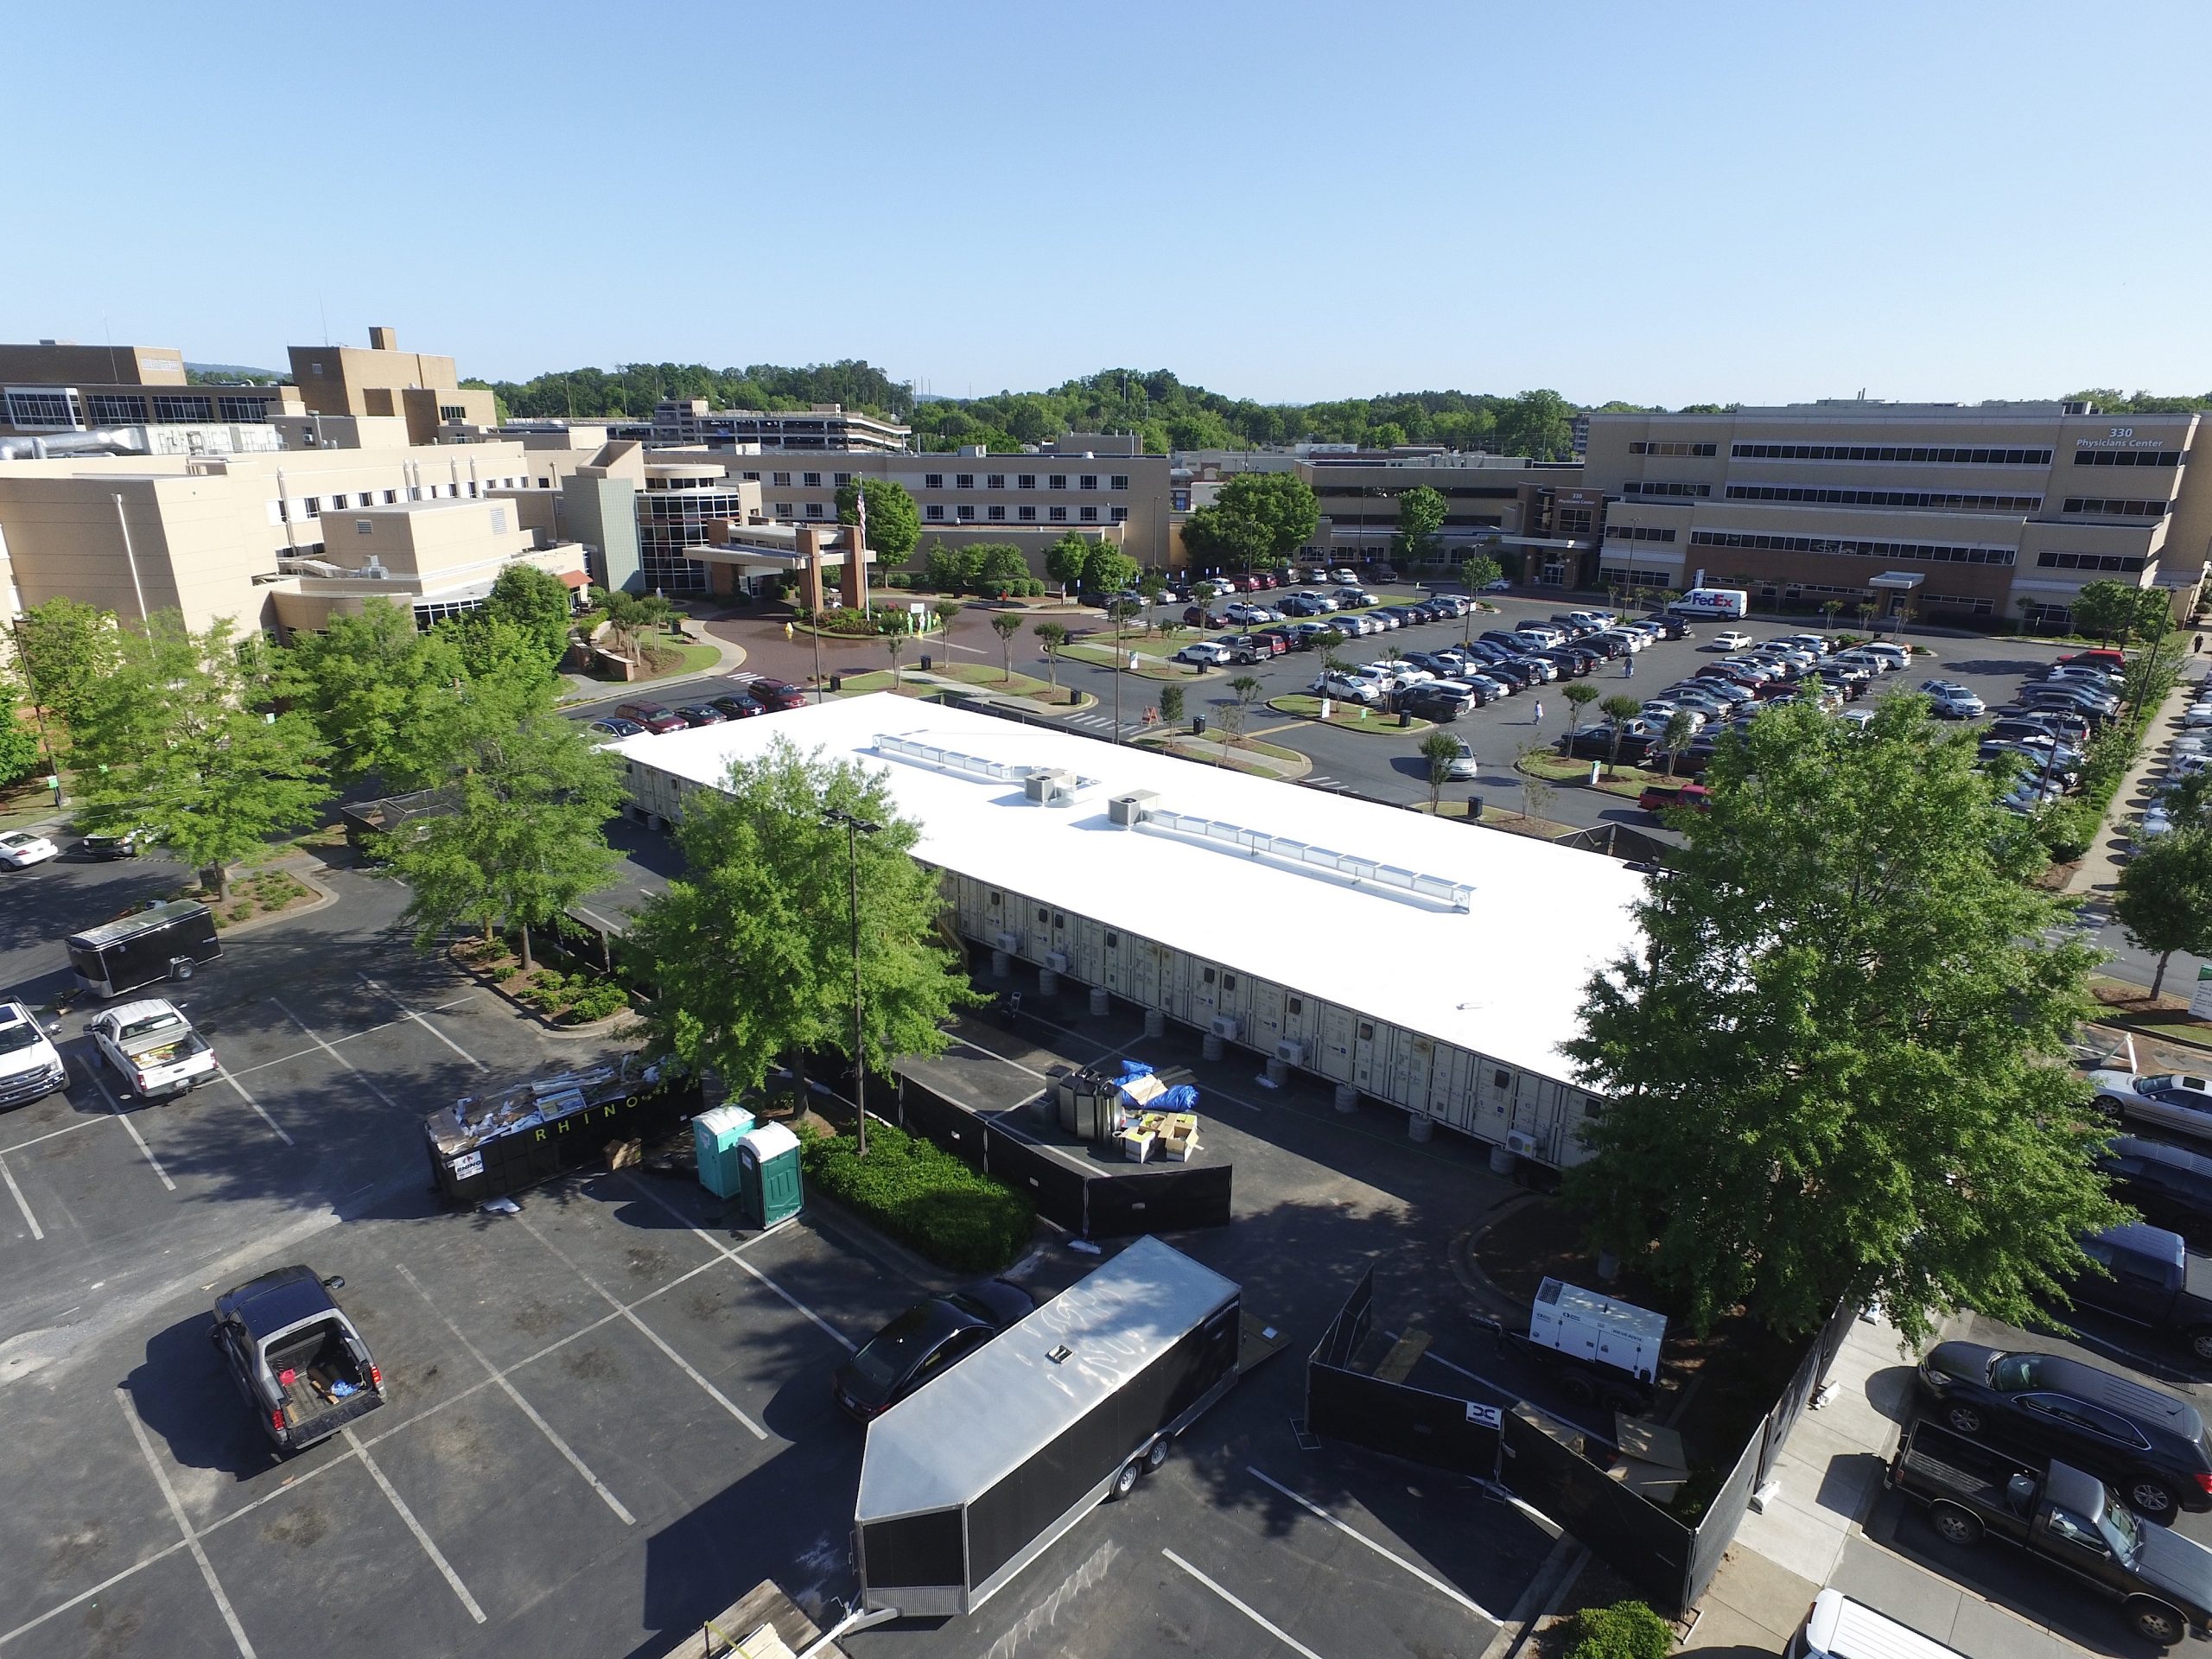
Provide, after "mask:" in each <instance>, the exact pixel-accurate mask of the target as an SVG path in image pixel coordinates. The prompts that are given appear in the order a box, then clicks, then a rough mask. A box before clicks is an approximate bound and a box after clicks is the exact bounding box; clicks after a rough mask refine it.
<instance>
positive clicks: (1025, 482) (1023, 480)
mask: <svg viewBox="0 0 2212 1659" xmlns="http://www.w3.org/2000/svg"><path fill="white" fill-rule="evenodd" d="M1014 487H1015V488H1016V489H1020V490H1033V489H1035V488H1036V487H1037V474H1034V473H1022V474H1019V475H1018V476H1017V477H1016V478H1015V479H1014Z"/></svg>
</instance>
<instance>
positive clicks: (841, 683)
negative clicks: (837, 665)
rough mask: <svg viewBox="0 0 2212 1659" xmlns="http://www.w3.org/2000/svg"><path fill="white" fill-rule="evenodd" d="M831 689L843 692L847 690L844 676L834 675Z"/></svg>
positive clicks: (830, 678) (831, 680)
mask: <svg viewBox="0 0 2212 1659" xmlns="http://www.w3.org/2000/svg"><path fill="white" fill-rule="evenodd" d="M829 689H830V690H832V691H842V690H844V689H845V677H844V676H843V675H842V674H832V675H831V676H830V677H829Z"/></svg>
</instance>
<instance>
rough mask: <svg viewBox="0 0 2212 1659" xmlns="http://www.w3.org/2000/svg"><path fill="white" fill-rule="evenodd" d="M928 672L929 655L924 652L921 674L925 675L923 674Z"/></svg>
mask: <svg viewBox="0 0 2212 1659" xmlns="http://www.w3.org/2000/svg"><path fill="white" fill-rule="evenodd" d="M929 671H930V654H929V652H923V653H922V672H923V673H925V674H926V673H928V672H929Z"/></svg>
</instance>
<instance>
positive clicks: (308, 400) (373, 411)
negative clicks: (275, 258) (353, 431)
mask: <svg viewBox="0 0 2212 1659" xmlns="http://www.w3.org/2000/svg"><path fill="white" fill-rule="evenodd" d="M291 359H292V378H293V379H294V380H295V381H296V383H297V385H298V396H299V399H300V401H301V403H302V405H303V406H304V409H305V412H306V413H308V414H310V415H352V416H360V415H385V416H399V417H401V418H403V419H404V420H405V421H406V423H407V442H410V443H416V444H421V443H435V442H437V441H438V439H439V437H440V436H441V435H450V436H461V435H467V436H472V437H473V436H474V435H475V432H474V430H471V429H487V428H491V427H493V426H496V425H497V424H498V423H499V407H498V400H497V399H496V398H495V397H493V394H492V393H490V392H489V391H471V390H467V389H465V388H464V387H463V386H462V385H461V382H460V379H459V378H458V377H457V376H456V374H455V372H454V361H453V359H451V358H449V357H435V356H432V355H429V354H428V353H423V352H403V351H401V350H400V349H399V338H398V336H397V334H394V333H393V331H392V330H391V329H389V328H372V329H370V330H369V344H368V348H367V349H366V350H363V349H362V348H361V347H359V346H293V347H292V348H291Z"/></svg>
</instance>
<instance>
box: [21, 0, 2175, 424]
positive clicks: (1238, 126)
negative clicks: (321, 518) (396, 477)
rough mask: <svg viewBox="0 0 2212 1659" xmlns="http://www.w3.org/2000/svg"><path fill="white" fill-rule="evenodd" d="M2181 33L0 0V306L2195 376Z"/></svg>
mask: <svg viewBox="0 0 2212 1659" xmlns="http://www.w3.org/2000/svg"><path fill="white" fill-rule="evenodd" d="M1554 13H1556V14H1557V15H1552V14H1554ZM2208 48H2212V7H2206V6H2204V5H2202V4H2171V5H2169V4H2163V3H2144V4H2137V5H2131V6H2127V7H2124V8H2107V7H2097V6H2083V5H2081V4H2079V3H2074V4H2068V5H2050V6H2045V5H2039V4H2031V3H2019V4H2010V5H2004V6H1974V5H1965V4H1958V5H1928V4H1924V3H1923V4H1919V5H1899V6H1885V5H1878V4H1854V5H1851V6H1847V7H1837V6H1812V5H1799V4H1790V3H1784V4H1772V3H1767V4H1760V5H1752V6H1742V7H1732V6H1722V5H1717V4H1715V5H1699V4H1694V3H1692V4H1676V5H1653V4H1649V3H1643V4H1630V5H1613V4H1606V3H1592V4H1586V5H1582V6H1579V7H1575V8H1573V9H1571V11H1570V10H1569V9H1565V8H1551V7H1523V8H1518V9H1514V10H1507V9H1505V8H1503V7H1488V6H1478V5H1471V4H1458V5H1454V4H1449V3H1443V4H1439V3H1428V4H1424V5H1420V6H1395V5H1387V4H1375V3H1363V4H1359V5H1345V4H1342V3H1338V4H1334V5H1326V6H1321V5H1316V6H1302V5H1289V4H1282V5H1266V6H1261V5H1253V6H1231V5H1209V4H1205V3H1199V4H1196V5H1190V4H1185V5H1179V6H1168V5H1151V4H1145V3H1123V4H1116V5H1112V6H1102V5H1093V6H1086V7H1073V6H1058V5H1039V4H1035V3H1029V4H1022V5H1007V6H983V5H968V6H957V5H916V6H890V5H874V4H869V3H864V0H856V3H848V4H842V5H836V6H791V5H785V6H769V5H763V6H758V7H739V6H735V5H696V4H695V5H685V4H678V3H663V4H656V5H652V6H637V7H626V6H609V5H607V4H605V3H595V4H590V5H584V4H570V3H565V0H538V3H532V4H530V5H508V4H502V3H488V0H462V3H458V4H455V3H447V4H444V5H440V6H413V5H404V6H403V5H374V4H362V5H348V6H299V5H296V4H295V5H288V6H284V7H281V8H280V7H269V8H265V9H264V8H258V7H255V6H252V5H234V6H229V7H222V8H217V9H214V10H209V9H207V8H185V7H179V6H175V5H174V4H159V5H143V6H141V5H136V4H130V3H106V4H103V5H100V6H99V7H93V8H86V7H76V6H70V7H43V8H39V9H37V10H29V9H19V10H15V11H13V12H11V14H10V19H9V29H8V32H7V37H6V39H5V40H4V41H0V71H4V74H5V79H6V82H7V85H8V87H9V103H10V112H11V116H12V119H11V120H10V130H11V132H12V134H13V135H14V147H13V154H12V156H11V158H10V167H9V170H8V178H7V181H6V183H5V185H4V187H0V203H4V213H0V224H4V225H5V226H6V227H7V230H8V232H9V234H8V236H7V238H6V239H7V242H8V243H9V245H10V257H7V258H6V259H4V260H0V318H4V319H5V325H4V334H5V337H7V338H10V339H19V340H20V339H36V338H41V337H46V336H53V337H57V338H62V339H74V340H100V339H101V338H102V337H103V334H104V333H105V334H110V335H111V336H112V338H113V339H115V340H118V341H119V342H120V341H135V342H141V343H149V344H162V345H175V346H181V347H182V348H183V349H184V350H185V352H186V353H187V355H188V356H190V357H191V358H193V359H195V360H200V361H225V362H248V363H257V364H267V365H274V366H281V365H282V362H283V348H284V347H285V346H287V345H289V344H294V343H303V342H313V341H317V340H322V339H323V338H325V337H326V334H327V337H329V338H331V339H333V340H349V341H357V340H364V339H365V335H364V333H363V331H364V330H365V328H366V327H367V326H368V325H369V324H370V323H372V322H384V323H390V324H391V325H392V326H394V327H397V329H398V330H399V332H400V339H401V343H402V344H403V345H404V346H413V347H416V348H418V349H422V350H426V351H442V352H448V353H452V354H453V355H454V356H455V357H457V358H458V359H460V362H461V370H462V372H464V373H474V374H481V375H485V376H487V377H493V378H498V377H522V376H525V375H528V374H531V373H532V372H537V371H540V370H543V369H549V368H556V367H567V366H571V365H579V364H586V363H597V364H601V365H613V364H614V363H617V362H623V361H645V360H660V359H671V360H678V361H705V362H708V363H709V364H711V365H715V366H721V365H730V364H744V363H753V362H785V363H794V362H810V361H816V360H821V359H829V358H837V357H848V356H851V357H866V358H868V359H870V360H872V361H874V362H875V363H878V364H880V365H883V366H884V367H886V368H887V369H888V370H890V371H891V372H893V374H895V375H897V376H899V377H900V378H911V379H912V380H914V381H916V382H917V383H918V384H926V385H927V386H928V387H929V388H930V389H931V390H933V391H938V392H943V393H949V394H952V395H963V394H965V393H967V392H969V391H976V392H983V391H995V390H998V389H1000V388H1001V387H1007V386H1013V387H1024V386H1035V385H1051V384H1054V383H1057V382H1058V381H1060V380H1062V379H1065V378H1068V377H1070V376H1073V375H1077V374H1082V373H1087V372H1091V371H1093V370H1096V369H1098V368H1102V367H1107V366H1128V367H1133V368H1144V369H1150V368H1169V369H1173V371H1174V372H1177V373H1178V374H1179V375H1181V376H1182V377H1183V378H1185V379H1186V380H1191V381H1196V382H1198V383H1201V384H1204V385H1208V386H1211V387H1212V388H1214V389H1216V390H1218V391H1225V392H1229V393H1231V394H1236V395H1243V396H1249V397H1257V398H1261V399H1263V400H1268V401H1283V400H1306V399H1313V398H1319V397H1344V396H1352V395H1357V394H1362V393H1370V392H1381V391H1406V390H1416V389H1421V388H1431V387H1433V388H1441V387H1447V386H1456V387H1459V388H1461V389H1464V390H1467V391H1518V390H1521V389H1522V388H1525V387H1529V386H1535V385H1548V386H1553V387H1555V388H1557V389H1558V390H1559V391H1562V392H1564V393H1566V394H1567V396H1568V397H1573V398H1576V399H1580V400H1592V401H1594V400H1598V399H1602V398H1605V397H1625V398H1630V399H1633V400H1637V401H1639V402H1656V403H1662V404H1670V405H1671V404H1681V403H1683V402H1687V401H1691V400H1697V399H1706V398H1712V399H1721V400H1728V399H1737V400H1741V401H1745V402H1770V401H1777V400H1782V399H1788V398H1796V397H1823V396H1850V395H1853V394H1855V393H1856V392H1858V391H1859V390H1860V389H1861V388H1862V387H1863V388H1865V389H1866V391H1867V393H1868V395H1869V396H1870V397H1933V398H1967V399H1974V398H1980V397H2035V396H2051V395H2056V393H2058V392H2061V391H2067V390H2070V389H2072V388H2074V387H2075V386H2078V385H2120V386H2122V387H2126V388H2133V387H2137V386H2148V387H2151V388H2153V389H2156V390H2160V391H2205V390H2206V389H2208V388H2212V321H2208V317H2207V311H2206V308H2205V306H2204V304H2203V302H2202V289H2203V287H2204V284H2205V280H2206V272H2207V270H2208V269H2212V259H2208V255H2212V213H2207V211H2206V209H2207V207H2208V202H2207V188H2206V176H2207V168H2206V162H2205V139H2204V133H2205V124H2204V117H2203V113H2202V109H2203V75H2204V72H2205V66H2206V65H2207V63H2208V62H2212V51H2208Z"/></svg>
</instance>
